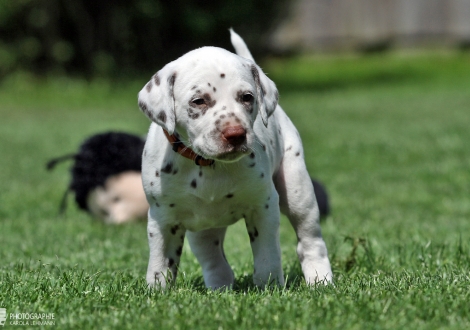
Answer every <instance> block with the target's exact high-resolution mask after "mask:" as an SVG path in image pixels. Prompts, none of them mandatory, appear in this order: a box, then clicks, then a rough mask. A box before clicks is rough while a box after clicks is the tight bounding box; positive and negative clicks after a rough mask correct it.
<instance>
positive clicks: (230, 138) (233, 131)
mask: <svg viewBox="0 0 470 330" xmlns="http://www.w3.org/2000/svg"><path fill="white" fill-rule="evenodd" d="M222 136H223V137H224V139H225V140H227V142H228V143H230V144H231V145H233V146H239V145H241V144H243V143H244V142H245V140H246V131H245V129H244V128H243V127H241V126H240V125H238V126H228V127H226V128H224V130H223V131H222Z"/></svg>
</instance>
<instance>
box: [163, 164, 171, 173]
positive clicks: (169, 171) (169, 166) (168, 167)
mask: <svg viewBox="0 0 470 330" xmlns="http://www.w3.org/2000/svg"><path fill="white" fill-rule="evenodd" d="M161 171H162V172H163V173H167V174H170V173H171V172H172V171H173V163H167V164H166V165H165V167H163V168H162V169H161Z"/></svg>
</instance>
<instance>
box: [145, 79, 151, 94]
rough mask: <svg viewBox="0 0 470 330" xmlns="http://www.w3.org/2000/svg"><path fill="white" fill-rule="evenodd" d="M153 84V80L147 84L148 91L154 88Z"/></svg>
mask: <svg viewBox="0 0 470 330" xmlns="http://www.w3.org/2000/svg"><path fill="white" fill-rule="evenodd" d="M152 87H153V84H152V81H151V80H150V81H149V82H148V84H147V85H146V86H145V89H146V90H147V92H148V93H150V91H151V90H152Z"/></svg>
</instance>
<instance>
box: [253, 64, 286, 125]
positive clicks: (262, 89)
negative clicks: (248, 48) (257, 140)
mask: <svg viewBox="0 0 470 330" xmlns="http://www.w3.org/2000/svg"><path fill="white" fill-rule="evenodd" d="M251 73H252V75H253V78H254V80H255V83H256V93H257V94H258V95H257V102H258V107H259V110H258V112H259V114H260V116H261V119H262V120H263V124H264V126H266V127H268V118H269V117H270V116H271V115H272V114H273V112H274V110H276V107H277V102H278V100H279V92H278V91H277V88H276V85H275V84H274V82H273V81H272V80H271V79H269V78H268V77H267V76H266V75H265V74H264V72H263V71H262V70H261V68H260V67H259V66H257V65H256V64H253V65H252V66H251Z"/></svg>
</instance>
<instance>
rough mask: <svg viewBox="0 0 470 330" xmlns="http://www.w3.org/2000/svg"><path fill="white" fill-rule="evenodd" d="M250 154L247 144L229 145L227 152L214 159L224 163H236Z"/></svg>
mask: <svg viewBox="0 0 470 330" xmlns="http://www.w3.org/2000/svg"><path fill="white" fill-rule="evenodd" d="M249 153H250V149H249V148H248V146H247V144H246V143H245V144H243V145H239V146H232V145H227V146H226V150H224V151H222V152H221V153H219V154H217V155H216V156H215V157H214V159H216V160H219V161H222V162H235V161H238V160H240V159H241V158H242V157H243V156H245V155H247V154H249Z"/></svg>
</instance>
